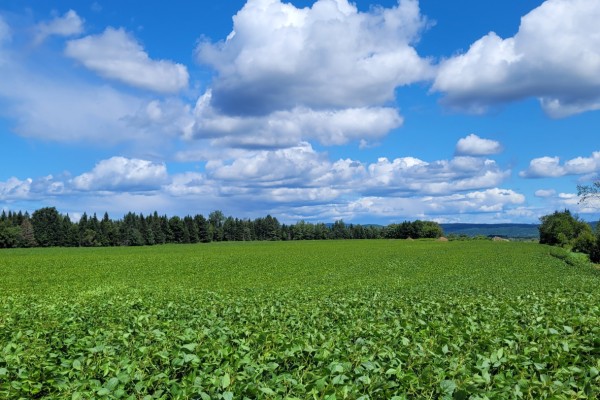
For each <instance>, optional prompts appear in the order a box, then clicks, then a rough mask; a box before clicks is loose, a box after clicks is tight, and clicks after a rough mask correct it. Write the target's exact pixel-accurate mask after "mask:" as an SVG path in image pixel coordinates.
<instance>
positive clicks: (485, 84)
mask: <svg viewBox="0 0 600 400" xmlns="http://www.w3.org/2000/svg"><path fill="white" fill-rule="evenodd" d="M599 19H600V2H598V1H596V0H547V1H545V2H544V3H543V4H542V5H540V6H539V7H538V8H536V9H534V10H533V11H531V12H530V13H529V14H527V15H525V16H524V17H523V18H522V19H521V25H520V27H519V32H518V33H517V34H516V35H515V36H514V37H511V38H507V39H502V38H500V37H498V35H496V34H495V33H494V32H490V33H489V34H488V35H486V36H484V37H482V38H481V39H479V40H478V41H476V42H475V43H473V44H472V45H471V47H470V48H469V50H468V51H467V52H466V53H464V54H461V55H458V56H455V57H452V58H450V59H448V60H446V61H444V62H442V63H441V65H440V69H439V72H438V75H437V77H436V79H435V82H434V84H433V90H435V91H439V92H443V93H444V94H445V98H444V99H443V102H444V103H445V104H448V105H449V106H451V107H457V108H462V109H468V110H471V111H474V112H483V111H485V110H486V109H487V108H488V107H489V106H493V105H496V104H502V103H505V102H510V101H516V100H519V99H524V98H527V97H536V98H538V99H539V100H540V103H541V105H542V107H543V108H544V110H545V111H546V113H548V114H549V115H550V116H552V117H565V116H569V115H572V114H576V113H580V112H584V111H589V110H597V109H600V95H598V93H600V75H599V74H598V73H597V72H598V69H599V68H600V35H598V34H597V31H598V23H597V21H598V20H599Z"/></svg>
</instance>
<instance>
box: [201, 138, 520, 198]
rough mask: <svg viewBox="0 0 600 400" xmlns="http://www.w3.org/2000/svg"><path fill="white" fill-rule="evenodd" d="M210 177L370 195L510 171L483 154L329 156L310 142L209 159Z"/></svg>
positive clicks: (466, 183) (465, 183)
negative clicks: (227, 158)
mask: <svg viewBox="0 0 600 400" xmlns="http://www.w3.org/2000/svg"><path fill="white" fill-rule="evenodd" d="M206 171H207V177H208V178H210V179H213V180H216V181H218V182H220V183H221V184H222V185H232V186H235V187H238V188H246V189H250V190H252V191H254V190H259V189H263V188H283V187H287V188H324V187H327V188H332V189H335V190H337V191H338V192H339V193H340V194H341V193H355V194H360V195H366V196H372V195H376V196H380V195H383V194H385V195H391V196H408V195H415V194H421V195H425V194H428V195H446V194H450V193H456V192H461V191H468V190H473V189H481V188H491V187H494V186H497V185H499V184H501V183H502V181H503V180H504V179H506V178H507V177H508V176H509V174H510V171H507V170H503V169H502V168H500V167H499V166H498V165H497V164H496V162H495V161H493V160H485V159H482V158H479V157H455V158H454V159H452V160H439V161H433V162H426V161H423V160H420V159H417V158H414V157H402V158H396V159H394V160H391V161H390V160H388V159H387V158H380V159H379V160H378V161H377V162H375V163H371V164H366V163H363V162H360V161H357V160H351V159H340V160H337V161H335V162H332V161H330V160H329V159H327V158H326V157H325V155H324V154H321V153H318V152H316V151H315V150H314V149H313V148H312V146H311V145H310V144H309V143H302V144H301V145H299V146H296V147H292V148H286V149H279V150H261V151H256V152H248V153H247V154H246V155H244V156H241V157H239V158H237V159H235V160H233V161H230V162H225V161H210V162H208V163H207V165H206Z"/></svg>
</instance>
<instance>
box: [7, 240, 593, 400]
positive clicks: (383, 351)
mask: <svg viewBox="0 0 600 400" xmlns="http://www.w3.org/2000/svg"><path fill="white" fill-rule="evenodd" d="M557 251H558V250H557V249H551V248H550V247H546V246H542V245H536V244H531V243H494V242H490V241H468V242H447V243H443V242H434V241H389V240H373V241H319V242H280V243H266V242H260V243H259V242H253V243H218V244H208V245H167V246H156V247H148V248H102V249H89V248H80V249H60V248H52V249H31V250H6V251H2V252H0V276H1V279H0V398H8V399H17V398H47V399H56V398H63V399H89V398H102V399H104V398H106V399H114V398H122V399H129V398H130V399H145V398H147V399H154V398H164V399H167V398H181V399H209V398H210V399H241V398H249V399H253V398H265V399H280V398H300V399H344V398H349V399H357V398H362V399H392V398H397V399H403V398H448V399H452V398H455V399H468V398H471V399H484V398H490V399H497V398H511V399H512V398H525V399H540V398H552V399H563V398H564V399H577V398H583V399H585V398H595V397H596V396H598V394H599V393H600V373H599V370H600V288H599V283H600V274H599V273H598V271H597V270H596V269H594V268H593V267H591V266H589V265H585V264H579V265H578V264H576V265H569V264H567V263H566V262H564V261H563V260H562V259H560V258H557V257H555V256H552V255H551V254H550V253H551V252H557Z"/></svg>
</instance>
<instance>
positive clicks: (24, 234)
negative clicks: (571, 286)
mask: <svg viewBox="0 0 600 400" xmlns="http://www.w3.org/2000/svg"><path fill="white" fill-rule="evenodd" d="M442 233H443V232H442V228H441V227H440V225H439V224H437V223H436V222H430V221H419V220H417V221H413V222H403V223H402V224H399V225H390V226H389V227H381V226H374V225H368V226H362V225H354V224H345V223H344V221H342V220H339V221H335V223H333V224H331V225H326V224H324V223H317V224H313V223H308V222H305V221H300V222H298V223H296V224H292V225H286V224H281V223H280V222H279V221H278V220H277V218H274V217H272V216H270V215H267V216H266V217H264V218H256V219H254V220H249V219H239V218H233V217H231V216H229V217H225V215H224V214H223V213H222V212H221V211H213V212H212V213H210V214H209V216H208V218H205V217H204V216H203V215H202V214H199V215H195V216H193V217H192V216H186V217H183V218H181V217H178V216H173V217H170V218H169V217H167V216H166V215H158V213H157V212H154V214H151V215H148V216H144V215H143V214H139V215H138V214H134V213H128V214H126V215H125V217H124V218H123V219H122V220H116V221H114V220H111V219H110V218H109V216H108V214H107V213H105V214H104V216H103V218H102V219H98V217H96V214H94V215H92V216H91V217H90V216H88V215H87V214H85V213H84V214H83V216H82V217H81V218H80V220H79V221H78V222H76V223H75V222H72V221H71V219H70V218H69V216H68V215H61V214H60V213H59V212H58V211H57V210H56V208H54V207H45V208H42V209H39V210H37V211H35V212H34V213H33V214H32V215H31V217H30V216H29V214H28V213H25V214H23V213H21V212H18V213H13V212H9V213H6V212H2V214H1V215H0V248H12V247H36V246H40V247H52V246H63V247H79V246H81V247H99V246H144V245H146V246H151V245H155V244H165V243H198V242H203V243H208V242H221V241H228V242H232V241H253V240H271V241H274V240H324V239H379V238H396V239H404V238H406V237H408V236H410V237H412V238H414V239H417V238H432V237H439V236H441V235H442Z"/></svg>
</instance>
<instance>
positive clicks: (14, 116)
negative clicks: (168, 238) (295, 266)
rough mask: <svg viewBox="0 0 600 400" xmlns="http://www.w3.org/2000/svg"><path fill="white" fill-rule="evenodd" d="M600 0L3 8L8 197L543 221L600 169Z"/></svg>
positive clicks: (163, 208)
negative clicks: (543, 218)
mask: <svg viewBox="0 0 600 400" xmlns="http://www.w3.org/2000/svg"><path fill="white" fill-rule="evenodd" d="M598 20H600V2H598V1H596V0H568V1H567V0H547V1H533V0H524V1H518V2H516V1H515V2H506V1H499V0H493V1H485V2H482V1H474V0H463V1H459V2H449V1H433V0H428V1H425V0H422V1H420V2H419V1H416V0H401V1H392V0H386V1H379V2H371V1H357V2H347V1H346V0H318V1H292V2H281V1H278V0H248V1H226V2H201V1H197V2H190V1H172V2H164V1H146V2H144V6H143V7H141V6H140V5H139V3H137V2H123V1H102V0H98V1H91V2H85V1H66V0H65V1H53V2H38V1H23V0H18V1H17V0H5V1H3V2H2V4H1V5H0V140H1V142H0V143H1V144H2V149H3V150H2V156H1V158H0V208H2V209H4V210H15V211H16V210H22V211H30V212H31V211H33V210H36V209H38V208H40V207H43V206H55V207H57V208H58V210H59V211H61V212H63V213H69V215H71V216H73V217H74V218H77V217H78V216H79V215H81V213H83V212H84V211H85V212H87V213H94V212H95V213H98V214H102V213H104V212H105V211H106V212H108V213H109V214H110V215H111V216H112V217H113V218H121V217H122V216H123V215H124V214H125V213H126V212H128V211H134V212H141V213H145V214H146V213H150V212H153V211H154V210H156V211H158V212H159V213H161V214H167V215H181V216H183V215H186V214H197V213H202V214H205V215H207V214H208V213H210V212H211V211H213V210H217V209H219V210H222V211H223V212H224V213H225V214H226V215H234V216H236V217H243V218H255V217H259V216H264V215H266V214H271V215H273V216H276V217H277V218H279V219H280V220H281V221H284V222H291V223H293V222H296V221H299V220H301V219H303V220H307V221H323V222H329V221H333V220H337V219H343V220H344V221H346V222H353V223H392V222H399V221H403V220H413V219H431V220H436V221H439V222H477V223H481V222H486V223H498V222H537V221H538V219H539V217H540V216H542V215H545V214H548V213H550V212H553V211H554V210H557V209H564V208H569V209H571V210H572V211H573V212H576V213H578V214H579V215H580V217H582V218H583V219H586V220H597V219H598V218H599V216H600V214H599V207H600V205H598V204H594V203H589V204H585V205H581V204H578V199H577V196H576V187H577V185H578V184H589V183H591V182H593V181H594V180H597V179H598V178H599V175H600V140H599V139H598V137H599V136H598V133H599V132H598V127H600V111H599V110H600V28H599V25H598V24H597V21H598Z"/></svg>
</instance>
